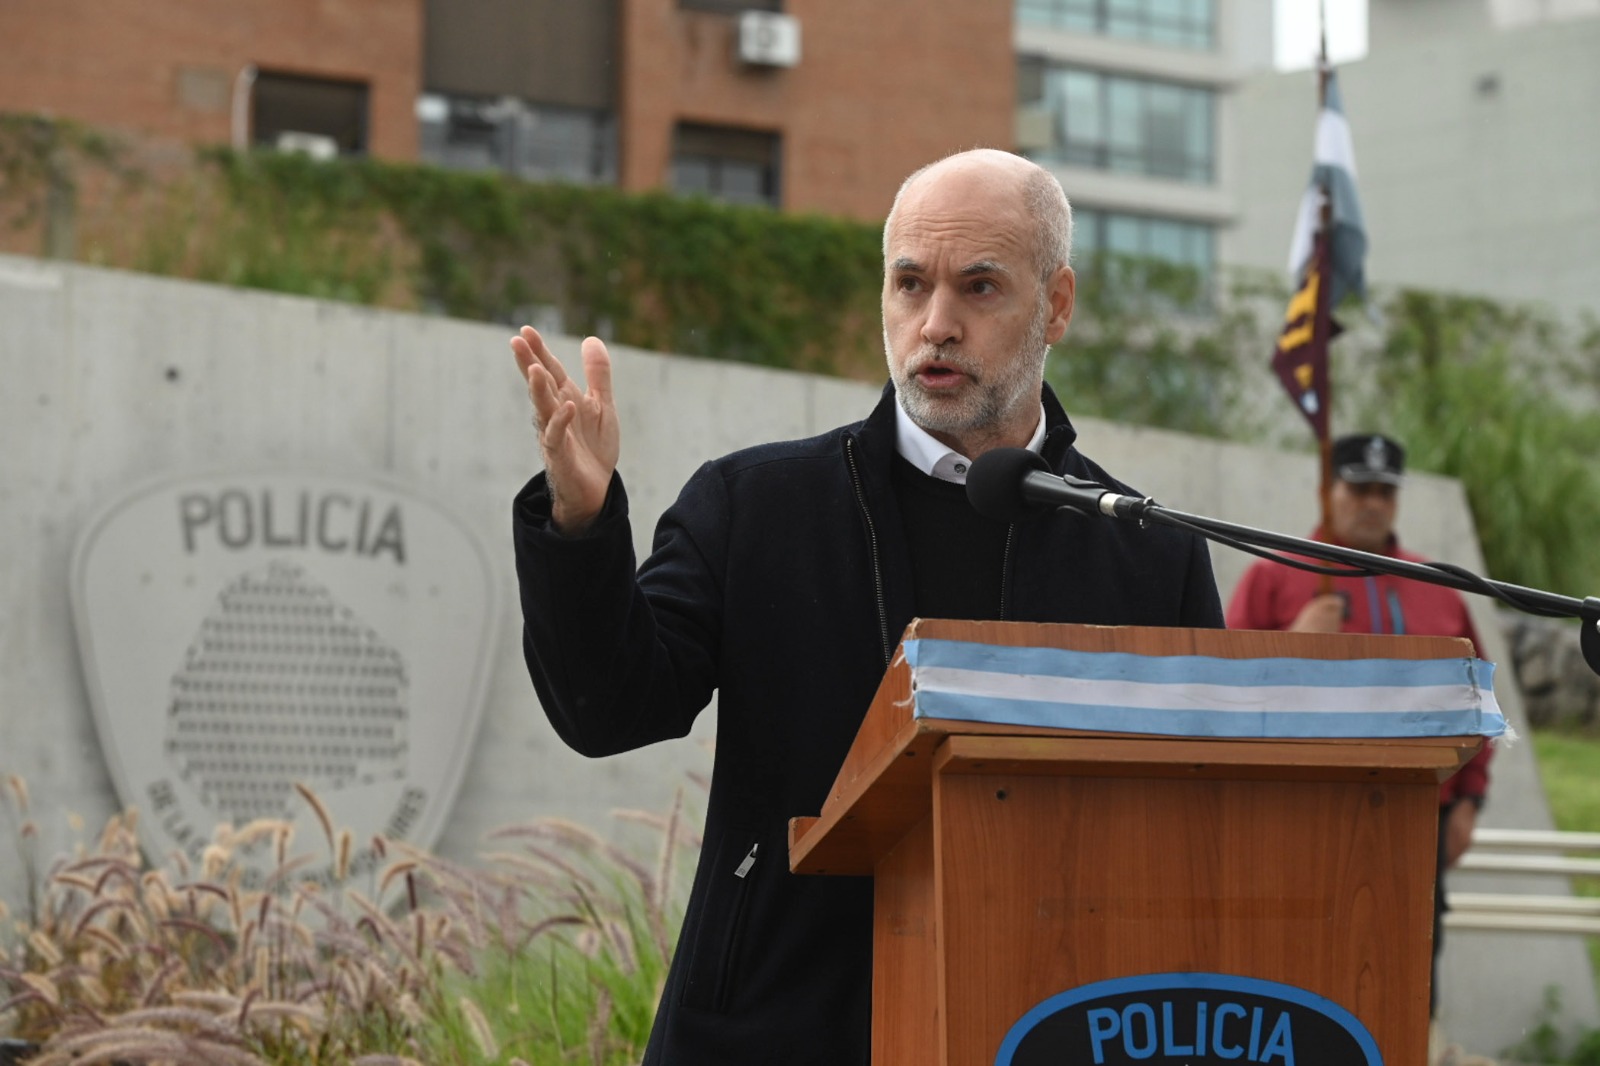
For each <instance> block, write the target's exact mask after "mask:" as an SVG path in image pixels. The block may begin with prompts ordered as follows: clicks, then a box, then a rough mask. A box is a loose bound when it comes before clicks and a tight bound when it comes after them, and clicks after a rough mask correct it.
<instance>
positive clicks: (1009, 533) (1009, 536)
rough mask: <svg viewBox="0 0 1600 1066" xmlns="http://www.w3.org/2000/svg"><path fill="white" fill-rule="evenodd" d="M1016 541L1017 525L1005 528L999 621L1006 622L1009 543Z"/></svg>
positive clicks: (1001, 563)
mask: <svg viewBox="0 0 1600 1066" xmlns="http://www.w3.org/2000/svg"><path fill="white" fill-rule="evenodd" d="M1016 539H1017V524H1016V523H1015V522H1012V523H1011V524H1010V525H1008V526H1006V550H1005V554H1004V555H1002V556H1000V621H1002V622H1004V621H1005V620H1006V592H1007V591H1008V590H1009V589H1010V588H1011V542H1012V541H1014V540H1016Z"/></svg>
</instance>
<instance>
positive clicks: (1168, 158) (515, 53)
mask: <svg viewBox="0 0 1600 1066" xmlns="http://www.w3.org/2000/svg"><path fill="white" fill-rule="evenodd" d="M1268 2H1269V0H874V2H872V3H860V2H859V0H230V2H228V3H216V2H214V0H96V2H95V3H94V4H93V6H92V7H91V5H90V3H89V0H7V2H6V3H4V4H0V40H5V41H6V42H7V46H8V53H9V55H8V62H7V63H6V64H4V65H0V111H13V112H15V111H23V112H44V113H48V114H54V115H58V116H62V117H67V118H73V119H78V120H80V121H83V122H87V123H90V124H93V125H96V126H104V127H109V128H113V129H123V130H132V131H137V132H140V133H144V134H150V135H155V136H157V137H160V138H165V139H168V140H173V141H179V142H191V143H208V142H209V143H226V142H229V141H232V142H234V143H239V144H243V143H252V144H256V145H272V146H279V147H290V148H298V149H301V150H308V151H311V152H313V153H319V154H333V153H345V154H370V155H374V156H379V157H383V158H389V159H396V160H422V161H426V162H431V163H437V164H441V165H444V166H450V167H461V168H472V169H498V170H504V171H508V172H511V173H515V174H518V175H520V176H522V177H525V178H529V179H535V180H538V179H550V178H556V179H562V180H567V181H579V182H591V183H600V184H613V185H617V186H619V187H621V188H624V189H629V190H644V189H653V188H668V189H672V190H675V191H678V192H682V193H686V194H693V193H700V194H705V195H709V196H712V197H716V198H719V199H724V200H731V201H736V202H745V203H762V204H770V205H772V206H775V207H779V208H782V209H784V210H797V211H815V212H821V213H826V214H836V215H844V216H848V217H853V218H857V219H861V220H865V221H877V220H879V219H881V218H882V217H883V216H884V214H885V212H886V211H887V209H888V206H889V203H890V201H891V199H892V197H893V194H894V191H895V189H896V187H897V185H898V183H899V181H900V180H901V179H902V178H903V177H904V175H905V174H906V172H907V171H908V170H910V169H911V168H912V167H914V166H916V165H918V164H920V163H923V162H927V161H930V160H932V159H935V158H938V157H939V156H941V155H944V154H946V153H948V152H951V151H955V150H958V149H961V148H968V147H974V146H992V147H999V148H1007V149H1015V150H1019V151H1022V152H1023V153H1024V154H1026V155H1028V156H1030V157H1031V158H1034V159H1037V160H1038V161H1040V162H1041V163H1043V164H1045V165H1047V166H1049V167H1051V168H1053V169H1054V170H1055V171H1056V172H1057V173H1058V174H1059V175H1060V176H1061V178H1062V181H1063V183H1064V184H1065V185H1066V187H1067V190H1068V193H1069V194H1070V195H1071V196H1072V198H1073V201H1074V203H1075V205H1076V206H1077V207H1078V208H1079V209H1080V219H1081V225H1080V228H1079V242H1078V243H1079V246H1080V247H1081V248H1083V249H1084V250H1086V251H1087V250H1092V249H1095V248H1105V249H1107V250H1110V251H1115V252H1122V253H1132V254H1143V255H1153V256H1158V257H1161V258H1167V259H1172V260H1176V261H1179V262H1183V263H1186V264H1189V265H1191V266H1194V267H1196V268H1198V269H1200V270H1201V272H1202V273H1205V272H1208V271H1209V270H1210V269H1211V267H1212V266H1213V265H1214V262H1215V259H1216V255H1217V252H1216V248H1217V238H1218V235H1219V234H1221V233H1225V232H1226V231H1227V230H1228V228H1229V227H1230V226H1231V225H1233V224H1234V222H1235V221H1236V219H1237V217H1238V215H1239V210H1240V209H1239V205H1238V204H1237V202H1236V199H1235V197H1234V195H1233V192H1232V189H1233V186H1234V184H1235V173H1234V168H1233V166H1232V165H1231V163H1230V159H1231V158H1232V156H1233V154H1234V149H1233V148H1232V144H1233V142H1234V140H1235V139H1236V131H1235V129H1234V123H1233V122H1232V121H1231V114H1232V106H1233V105H1232V97H1233V96H1234V92H1235V89H1236V86H1237V84H1238V83H1239V81H1240V79H1241V78H1242V77H1243V76H1244V74H1245V72H1246V71H1248V70H1249V69H1251V68H1252V67H1254V66H1259V65H1261V64H1263V63H1265V62H1266V53H1267V50H1268V49H1267V46H1266V43H1265V42H1266V41H1267V40H1268V39H1269V37H1270V27H1271V22H1270V17H1269V15H1268V13H1267V4H1268Z"/></svg>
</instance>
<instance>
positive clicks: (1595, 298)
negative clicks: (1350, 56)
mask: <svg viewBox="0 0 1600 1066" xmlns="http://www.w3.org/2000/svg"><path fill="white" fill-rule="evenodd" d="M1315 77H1316V75H1315V73H1314V72H1312V71H1297V72H1293V73H1281V74H1274V73H1263V74H1258V75H1256V76H1253V77H1251V78H1248V79H1246V80H1245V81H1243V82H1242V83H1240V84H1239V85H1238V87H1237V91H1236V92H1235V93H1234V94H1233V96H1232V101H1231V106H1232V116H1233V123H1232V127H1231V128H1232V130H1233V132H1234V135H1235V137H1236V141H1235V144H1234V149H1235V154H1234V160H1235V162H1234V165H1233V173H1232V176H1231V180H1230V183H1229V188H1230V190H1231V191H1232V193H1233V195H1234V196H1235V198H1236V203H1237V204H1238V208H1239V213H1238V217H1237V221H1236V224H1235V225H1233V226H1231V227H1230V228H1227V229H1225V230H1224V231H1222V232H1221V234H1220V235H1219V246H1218V253H1217V254H1218V259H1219V261H1221V262H1225V263H1230V264H1238V265H1244V266H1255V267H1266V268H1272V269H1280V270H1281V269H1284V268H1285V267H1286V259H1287V253H1288V248H1289V239H1290V233H1291V230H1292V228H1293V223H1294V214H1295V208H1296V205H1297V203H1298V201H1299V198H1300V195H1301V192H1302V191H1303V189H1304V187H1305V183H1306V180H1307V177H1308V175H1309V173H1310V159H1311V142H1312V128H1313V123H1314V121H1315V110H1316V83H1315ZM1338 78H1339V86H1340V90H1341V93H1342V95H1343V99H1344V108H1345V114H1346V116H1347V117H1348V119H1349V122H1350V126H1351V130H1352V135H1353V139H1354V144H1355V155H1356V165H1357V168H1358V175H1357V181H1358V186H1359V189H1360V194H1361V201H1362V208H1363V212H1364V214H1365V217H1366V224H1367V234H1368V240H1369V251H1368V259H1367V277H1368V279H1369V281H1371V282H1373V283H1376V284H1378V285H1404V286H1415V287H1419V288H1424V289H1430V290H1438V291H1446V292H1457V293H1463V294H1475V295H1484V296H1489V297H1493V298H1495V299H1500V300H1507V301H1513V302H1525V301H1532V302H1540V303H1544V304H1547V305H1548V306H1550V307H1551V308H1553V309H1555V310H1557V311H1559V312H1561V313H1563V314H1564V315H1567V316H1576V315H1577V314H1578V313H1580V312H1585V311H1587V312H1590V313H1600V254H1597V253H1596V247H1597V246H1600V177H1597V175H1600V121H1597V120H1596V118H1595V107H1596V105H1597V103H1600V0H1369V3H1368V54H1367V55H1366V57H1364V58H1362V59H1360V60H1357V61H1354V62H1350V63H1347V64H1343V65H1341V66H1340V67H1339V69H1338Z"/></svg>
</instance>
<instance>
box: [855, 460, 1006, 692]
mask: <svg viewBox="0 0 1600 1066" xmlns="http://www.w3.org/2000/svg"><path fill="white" fill-rule="evenodd" d="M844 458H845V462H846V463H847V464H848V465H849V467H850V485H851V487H852V488H854V489H855V490H856V506H858V507H860V508H861V517H862V518H864V519H866V522H867V545H868V548H869V549H870V551H871V554H872V586H873V591H874V592H875V593H876V594H877V597H878V636H879V639H881V640H882V641H883V662H884V665H885V666H887V665H888V664H889V607H888V605H887V604H886V603H884V601H883V567H882V565H881V564H880V563H879V561H878V527H877V526H875V525H873V523H872V512H871V511H869V510H868V509H867V494H866V492H865V491H864V490H863V489H862V488H861V471H860V470H858V469H857V468H856V442H855V438H854V437H846V438H845V439H844ZM1001 595H1002V596H1003V595H1004V591H1003V590H1002V593H1001Z"/></svg>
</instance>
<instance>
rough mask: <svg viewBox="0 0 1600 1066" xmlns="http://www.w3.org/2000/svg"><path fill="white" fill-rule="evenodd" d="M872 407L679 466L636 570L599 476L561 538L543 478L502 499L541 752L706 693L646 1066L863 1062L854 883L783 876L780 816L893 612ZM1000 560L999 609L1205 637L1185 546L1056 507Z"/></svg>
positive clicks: (675, 718) (590, 751) (867, 958)
mask: <svg viewBox="0 0 1600 1066" xmlns="http://www.w3.org/2000/svg"><path fill="white" fill-rule="evenodd" d="M894 403H895V399H894V394H893V390H892V388H890V389H885V391H884V396H883V399H882V401H881V402H880V403H879V404H878V406H877V407H876V409H874V411H873V412H872V414H871V415H870V416H869V417H868V418H867V419H866V421H864V422H858V423H855V424H853V425H849V426H845V427H842V428H840V429H836V430H833V431H832V432H829V433H824V434H822V435H821V436H817V437H812V438H810V439H808V440H802V441H791V442H785V443H779V444H768V445H763V446H760V447H755V448H750V449H747V450H745V451H741V452H737V453H735V454H733V455H730V456H728V457H726V458H723V459H718V460H716V461H714V462H710V463H707V464H705V465H704V466H702V467H701V468H700V469H699V471H697V472H696V473H695V475H694V476H693V477H692V478H691V479H690V480H689V483H688V484H687V485H686V486H685V487H684V489H683V492H682V494H681V495H680V496H679V498H678V500H677V502H676V503H675V504H674V505H673V506H672V507H671V508H669V509H668V510H667V512H666V513H665V515H663V516H662V518H661V521H660V524H659V525H658V527H657V529H656V535H655V541H654V549H653V551H652V553H651V555H650V557H649V559H647V560H646V561H645V564H644V566H643V567H642V568H641V569H640V570H639V571H638V575H637V580H635V574H634V568H635V559H634V555H633V539H632V534H631V531H630V528H629V525H628V506H627V498H626V495H625V493H624V491H623V488H622V483H621V480H620V478H617V479H615V480H613V483H612V487H611V493H610V496H609V498H608V500H607V503H606V507H605V510H604V512H603V513H602V515H601V516H600V518H599V519H598V520H597V522H596V524H595V525H594V527H593V528H592V529H591V530H590V531H589V532H588V533H587V534H586V535H584V536H580V537H574V538H564V537H561V536H559V535H557V534H556V533H555V532H554V531H553V530H552V529H551V528H550V523H549V515H550V499H549V493H548V490H547V488H546V485H545V481H544V476H543V475H542V474H541V475H539V476H538V477H536V478H534V480H533V481H531V482H530V483H529V484H528V486H527V487H526V488H524V489H523V491H522V492H521V494H519V496H518V497H517V500H516V504H515V508H514V514H515V518H514V524H515V540H516V554H517V576H518V580H519V583H520V586H521V595H522V613H523V619H524V623H525V624H524V634H523V647H524V651H525V655H526V658H527V663H528V670H529V672H530V674H531V675H532V677H533V682H534V685H535V687H536V688H537V690H538V693H539V698H540V700H541V701H542V704H543V707H544V711H545V714H546V715H547V716H548V717H549V719H550V722H551V724H552V725H553V726H555V729H556V732H557V733H558V734H560V736H561V738H562V740H564V741H566V743H567V744H568V745H570V746H571V747H572V748H574V749H576V750H577V751H579V752H582V753H583V754H585V755H589V756H601V755H609V754H612V753H614V752H620V751H627V750H630V749H633V748H638V747H640V746H642V745H645V744H651V743H654V742H655V741H658V740H664V739H667V738H669V737H681V736H683V735H685V734H686V733H687V732H688V731H689V727H690V724H691V723H692V722H693V720H694V718H695V716H696V715H697V714H698V713H699V712H700V710H701V709H702V708H704V707H705V706H706V704H707V702H708V701H709V700H710V699H711V696H712V694H713V692H716V693H717V696H718V699H717V707H718V711H717V739H716V758H715V768H714V770H713V773H712V781H711V794H710V797H709V801H708V807H707V812H706V825H705V835H704V847H703V850H702V852H701V857H700V865H699V868H698V870H697V871H696V875H695V879H694V887H693V890H692V891H691V894H690V898H689V905H688V910H687V913H686V915H685V917H684V923H683V930H682V933H681V935H680V940H679V944H678V950H677V954H676V956H675V957H674V959H673V961H672V967H671V972H670V975H669V977H668V980H667V984H666V988H665V991H664V992H663V995H662V999H661V1004H660V1007H659V1010H658V1013H657V1016H656V1021H655V1028H654V1030H653V1033H652V1035H651V1039H650V1047H649V1051H648V1053H647V1054H646V1055H645V1063H646V1064H647V1066H651V1064H668V1063H670V1064H694V1066H698V1064H708V1063H729V1064H752V1063H771V1064H780V1063H807V1064H816V1066H844V1064H852V1063H866V1062H867V1061H868V1033H869V1021H870V1019H869V1011H870V985H871V946H872V933H871V928H872V882H871V879H870V878H848V877H807V876H796V875H793V874H790V873H789V872H788V862H787V847H786V826H787V824H788V820H789V818H791V817H792V816H795V815H808V814H816V813H817V812H818V811H819V810H820V809H821V807H822V801H823V799H824V797H825V796H826V795H827V792H828V788H829V786H830V785H831V784H832V782H833V778H834V775H835V774H836V772H837V771H838V768H839V765H840V763H841V762H842V761H843V759H844V755H845V752H846V750H847V749H848V748H849V746H850V742H851V740H852V739H853V738H854V736H855V732H856V728H857V726H858V725H859V724H860V721H861V717H862V715H863V713H864V712H865V711H866V708H867V705H868V703H869V702H870V701H871V698H872V695H873V693H874V691H875V690H876V688H877V685H878V681H879V679H880V678H881V677H882V675H883V672H884V669H885V667H886V666H887V664H888V660H889V655H890V653H891V652H892V650H893V648H894V646H895V644H896V643H897V642H898V640H899V637H900V634H901V632H902V630H903V629H904V628H905V626H906V625H907V623H909V622H910V621H911V619H912V617H913V614H914V605H913V603H912V575H911V563H910V559H909V555H908V552H907V549H906V547H905V537H904V533H903V532H902V527H901V520H900V515H899V513H898V507H897V505H896V502H895V494H894V491H893V489H892V487H891V484H890V476H891V466H892V463H893V461H894V456H895V414H894V407H893V405H894ZM1044 404H1045V418H1046V427H1047V429H1046V435H1045V440H1044V447H1043V454H1044V456H1045V458H1046V459H1047V460H1048V461H1049V463H1050V466H1051V468H1052V469H1054V470H1055V471H1056V472H1058V473H1064V474H1073V475H1076V476H1078V477H1082V478H1088V479H1092V480H1095V481H1098V482H1100V483H1102V484H1105V485H1107V486H1109V487H1112V488H1113V489H1116V490H1119V491H1124V492H1126V491H1131V490H1129V489H1127V488H1126V486H1122V485H1120V484H1119V483H1118V482H1115V481H1113V480H1112V479H1110V478H1109V477H1108V475H1107V474H1106V473H1105V472H1104V471H1103V470H1101V469H1100V468H1099V467H1098V466H1096V465H1095V464H1094V463H1092V462H1090V461H1089V460H1088V459H1086V458H1085V457H1084V456H1083V455H1081V454H1080V453H1079V452H1078V451H1077V450H1076V449H1075V448H1074V447H1073V441H1074V439H1075V437H1076V433H1075V431H1074V430H1073V428H1072V426H1071V424H1070V423H1069V422H1068V420H1067V416H1066V413H1065V412H1064V411H1063V410H1062V409H1061V406H1060V404H1059V403H1058V402H1057V401H1056V398H1055V396H1054V395H1053V394H1052V393H1051V392H1050V390H1049V389H1048V388H1046V389H1045V391H1044ZM1007 556H1008V558H1007V562H1006V581H1005V589H1004V591H1003V603H1004V608H1003V616H1004V617H1005V618H1007V619H1012V620H1018V621H1037V622H1088V623H1095V624H1101V625H1177V626H1220V625H1221V624H1222V609H1221V605H1220V603H1219V601H1218V597H1217V589H1216V584H1215V582H1214V580H1213V578H1212V574H1211V561H1210V557H1209V555H1208V554H1207V551H1206V548H1205V544H1204V542H1203V541H1202V540H1200V539H1199V538H1197V537H1193V536H1190V535H1188V534H1185V533H1180V532H1177V531H1174V530H1171V529H1169V528H1165V527H1154V528H1148V529H1142V528H1139V527H1138V526H1135V525H1133V524H1131V523H1126V522H1113V521H1111V520H1107V519H1101V518H1090V517H1086V516H1082V515H1078V514H1076V513H1072V512H1056V513H1053V514H1042V515H1039V516H1037V517H1031V518H1027V519H1024V520H1022V521H1020V522H1017V523H1015V524H1014V525H1013V527H1012V530H1011V536H1010V540H1009V543H1008V548H1007ZM961 562H962V561H961V560H960V559H951V560H950V564H951V566H954V567H959V566H960V565H961Z"/></svg>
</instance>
